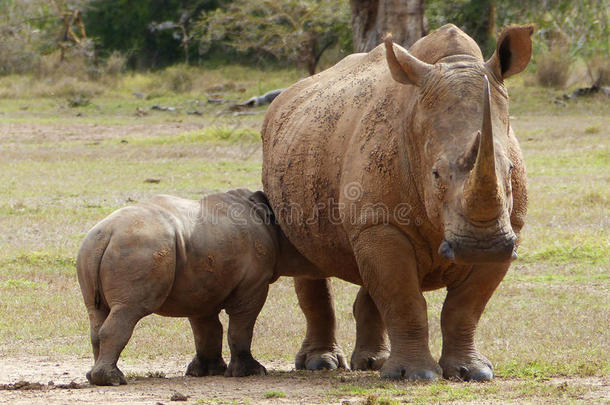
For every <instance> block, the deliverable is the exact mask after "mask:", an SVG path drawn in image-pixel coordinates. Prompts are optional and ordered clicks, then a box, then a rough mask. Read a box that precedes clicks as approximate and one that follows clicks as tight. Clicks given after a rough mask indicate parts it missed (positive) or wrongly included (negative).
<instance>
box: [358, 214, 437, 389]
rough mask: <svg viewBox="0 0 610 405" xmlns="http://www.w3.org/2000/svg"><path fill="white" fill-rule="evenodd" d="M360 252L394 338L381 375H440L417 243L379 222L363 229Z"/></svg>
mask: <svg viewBox="0 0 610 405" xmlns="http://www.w3.org/2000/svg"><path fill="white" fill-rule="evenodd" d="M354 252H355V254H356V261H357V262H358V267H359V270H360V274H361V276H362V280H363V282H364V285H365V287H366V288H367V289H368V292H369V294H370V295H371V297H372V298H373V300H374V302H375V304H376V306H377V308H378V309H379V312H380V313H381V314H382V318H383V323H384V325H386V327H387V330H388V336H389V338H390V344H391V350H390V356H389V357H388V359H387V360H386V361H385V363H384V364H383V366H382V367H381V370H380V372H381V376H382V377H386V378H393V379H408V380H435V379H437V378H438V377H440V374H441V368H440V367H439V365H438V364H437V363H436V361H435V360H434V359H433V358H432V355H431V354H430V349H429V347H428V319H427V309H426V300H425V299H424V296H423V294H422V292H421V290H420V287H419V278H418V273H417V262H416V260H415V252H414V249H413V246H412V244H411V242H410V241H409V240H408V239H407V238H406V237H405V236H404V234H403V233H402V232H401V231H400V230H398V229H397V228H395V227H394V226H392V225H378V226H373V227H370V228H367V229H365V230H364V231H362V232H361V233H360V234H359V236H358V237H357V239H356V240H355V242H354ZM396 252H400V254H399V255H397V254H396Z"/></svg>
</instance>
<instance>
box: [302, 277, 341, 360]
mask: <svg viewBox="0 0 610 405" xmlns="http://www.w3.org/2000/svg"><path fill="white" fill-rule="evenodd" d="M294 286H295V289H296V292H297V297H298V300H299V305H300V307H301V310H302V311H303V314H304V315H305V319H306V321H307V332H306V334H305V340H304V341H303V344H302V346H301V349H300V350H299V352H298V353H297V356H296V361H295V367H296V369H297V370H304V369H306V370H324V369H328V370H334V369H336V368H347V361H346V359H345V355H344V354H343V351H342V350H341V348H340V347H339V345H338V344H337V340H336V337H335V330H336V321H335V309H334V306H333V296H332V290H331V286H330V281H329V280H328V279H317V280H316V279H309V278H303V277H295V279H294Z"/></svg>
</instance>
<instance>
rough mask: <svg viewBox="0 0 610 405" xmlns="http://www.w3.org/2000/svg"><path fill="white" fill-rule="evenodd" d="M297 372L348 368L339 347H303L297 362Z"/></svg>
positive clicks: (298, 354)
mask: <svg viewBox="0 0 610 405" xmlns="http://www.w3.org/2000/svg"><path fill="white" fill-rule="evenodd" d="M295 368H296V369H297V370H335V369H337V368H347V361H346V360H345V355H344V354H343V350H341V348H340V347H339V346H337V345H335V346H334V347H333V348H331V349H309V348H307V347H306V345H303V347H302V348H301V350H299V353H297V357H296V360H295Z"/></svg>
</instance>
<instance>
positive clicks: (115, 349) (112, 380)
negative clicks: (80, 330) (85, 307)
mask: <svg viewBox="0 0 610 405" xmlns="http://www.w3.org/2000/svg"><path fill="white" fill-rule="evenodd" d="M142 317H143V315H142V314H139V313H136V312H135V311H134V310H133V309H132V308H129V307H125V306H115V307H113V308H112V310H111V311H110V314H109V315H108V317H107V318H106V320H105V321H104V323H103V324H102V327H101V328H100V329H99V332H98V342H96V343H97V344H98V348H97V353H98V354H97V356H96V359H95V364H94V365H93V368H92V369H91V371H90V372H88V373H87V379H88V380H89V382H90V383H91V384H94V385H119V384H127V380H125V376H124V375H123V373H122V372H121V370H119V369H118V367H117V361H118V360H119V355H120V354H121V351H122V350H123V348H124V347H125V345H126V344H127V342H128V341H129V338H130V337H131V334H132V333H133V328H134V327H135V326H136V323H137V322H138V321H139V320H140V319H141V318H142ZM94 350H95V345H94Z"/></svg>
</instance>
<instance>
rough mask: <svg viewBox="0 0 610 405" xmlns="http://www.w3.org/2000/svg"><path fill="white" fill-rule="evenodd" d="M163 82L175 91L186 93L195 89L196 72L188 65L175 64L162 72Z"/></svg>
mask: <svg viewBox="0 0 610 405" xmlns="http://www.w3.org/2000/svg"><path fill="white" fill-rule="evenodd" d="M162 79H163V82H164V83H163V84H164V85H165V86H167V89H168V90H170V91H173V92H174V93H185V92H189V91H191V90H192V89H193V81H194V80H193V79H194V73H193V70H192V69H191V68H189V67H188V66H186V65H175V66H172V67H170V68H168V69H166V70H165V71H164V72H163V74H162Z"/></svg>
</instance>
